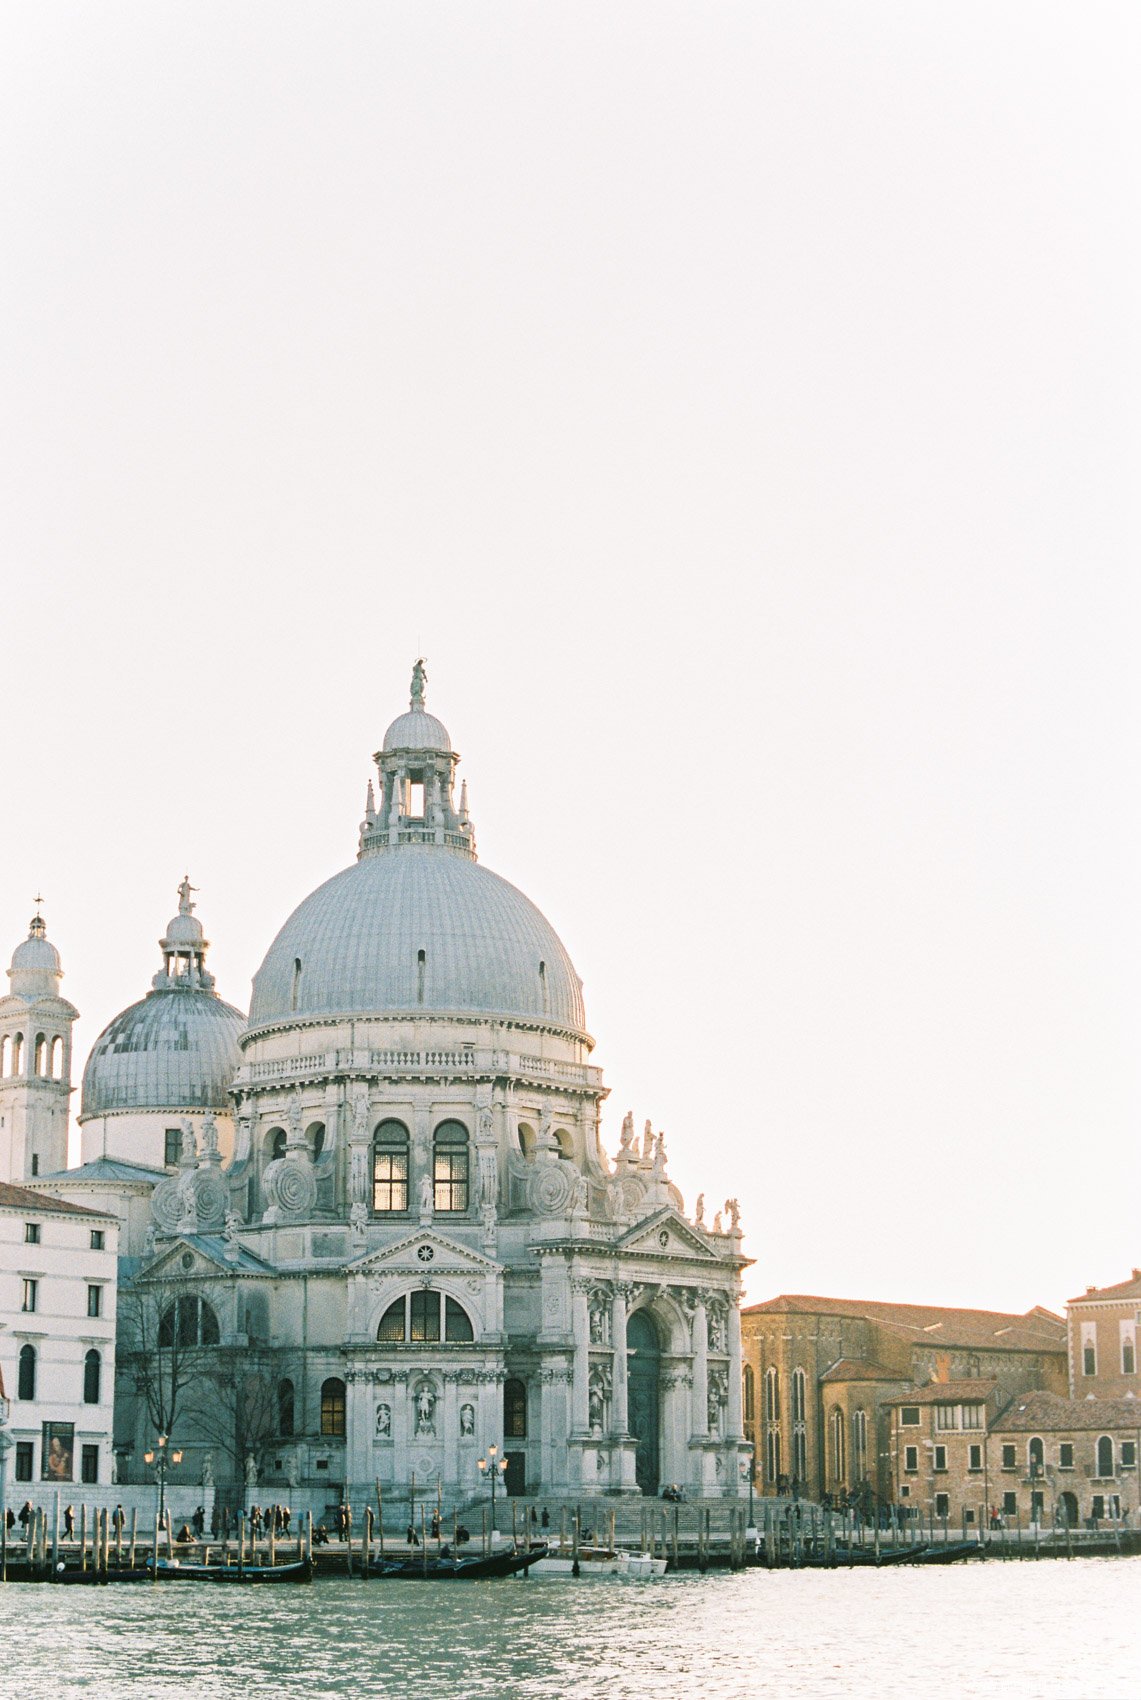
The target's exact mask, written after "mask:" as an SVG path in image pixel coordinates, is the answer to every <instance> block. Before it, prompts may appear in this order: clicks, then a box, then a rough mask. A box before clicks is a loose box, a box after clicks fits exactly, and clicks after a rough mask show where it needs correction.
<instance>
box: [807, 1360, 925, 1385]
mask: <svg viewBox="0 0 1141 1700" xmlns="http://www.w3.org/2000/svg"><path fill="white" fill-rule="evenodd" d="M820 1379H821V1381H828V1382H835V1381H906V1380H907V1371H906V1370H899V1369H885V1367H884V1365H883V1364H877V1363H873V1362H872V1361H871V1359H870V1358H838V1359H837V1361H836V1362H835V1363H834V1364H833V1365H832V1367H831V1369H826V1370H825V1371H824V1374H823V1375H822V1376H821V1377H820Z"/></svg>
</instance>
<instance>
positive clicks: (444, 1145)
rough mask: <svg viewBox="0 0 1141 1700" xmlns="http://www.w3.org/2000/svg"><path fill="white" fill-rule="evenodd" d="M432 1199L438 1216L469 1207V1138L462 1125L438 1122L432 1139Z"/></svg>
mask: <svg viewBox="0 0 1141 1700" xmlns="http://www.w3.org/2000/svg"><path fill="white" fill-rule="evenodd" d="M434 1146H435V1153H434V1155H435V1166H434V1170H433V1177H432V1178H433V1183H434V1198H433V1204H434V1207H435V1209H436V1211H437V1213H444V1212H448V1211H451V1212H455V1211H458V1210H466V1209H467V1205H468V1138H467V1128H466V1127H464V1125H463V1123H462V1122H451V1121H449V1122H441V1123H440V1125H439V1127H438V1128H437V1129H436V1135H435V1140H434Z"/></svg>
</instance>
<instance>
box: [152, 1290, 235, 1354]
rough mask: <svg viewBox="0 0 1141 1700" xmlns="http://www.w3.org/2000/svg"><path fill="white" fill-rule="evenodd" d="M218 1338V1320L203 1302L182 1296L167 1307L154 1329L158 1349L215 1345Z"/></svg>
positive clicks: (209, 1307) (189, 1295) (187, 1294)
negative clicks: (156, 1335)
mask: <svg viewBox="0 0 1141 1700" xmlns="http://www.w3.org/2000/svg"><path fill="white" fill-rule="evenodd" d="M220 1338H221V1335H220V1333H219V1329H218V1318H217V1317H216V1316H215V1314H214V1311H213V1308H212V1307H211V1306H210V1305H208V1304H207V1303H206V1300H205V1299H198V1298H194V1297H193V1296H192V1295H191V1294H189V1293H186V1294H183V1295H182V1297H181V1298H177V1299H175V1301H174V1303H173V1304H171V1305H168V1306H167V1308H166V1310H165V1311H164V1312H163V1316H162V1321H161V1322H160V1323H159V1326H158V1343H159V1346H160V1347H162V1348H168V1349H174V1348H175V1347H176V1346H177V1347H180V1348H183V1349H184V1348H186V1347H189V1346H216V1345H217V1344H218V1341H219V1339H220Z"/></svg>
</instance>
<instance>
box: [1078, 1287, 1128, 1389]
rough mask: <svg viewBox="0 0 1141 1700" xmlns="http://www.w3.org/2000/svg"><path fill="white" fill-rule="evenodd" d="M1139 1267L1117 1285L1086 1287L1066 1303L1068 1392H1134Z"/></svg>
mask: <svg viewBox="0 0 1141 1700" xmlns="http://www.w3.org/2000/svg"><path fill="white" fill-rule="evenodd" d="M1139 1313H1141V1269H1135V1270H1134V1271H1133V1273H1132V1275H1131V1276H1130V1278H1129V1280H1128V1281H1119V1282H1118V1283H1117V1285H1116V1286H1115V1287H1087V1288H1086V1290H1085V1292H1084V1293H1082V1294H1081V1296H1080V1297H1079V1298H1076V1299H1071V1300H1070V1302H1069V1304H1068V1305H1067V1306H1066V1316H1067V1318H1068V1321H1069V1337H1070V1365H1069V1368H1070V1387H1069V1391H1070V1397H1071V1398H1072V1399H1081V1398H1084V1397H1085V1395H1086V1394H1088V1393H1093V1394H1094V1395H1096V1397H1097V1398H1099V1399H1125V1398H1131V1397H1134V1396H1135V1395H1136V1393H1137V1319H1138V1314H1139Z"/></svg>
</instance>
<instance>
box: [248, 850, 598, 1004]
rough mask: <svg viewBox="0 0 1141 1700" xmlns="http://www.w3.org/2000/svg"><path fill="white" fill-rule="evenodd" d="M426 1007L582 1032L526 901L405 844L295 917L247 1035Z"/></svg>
mask: <svg viewBox="0 0 1141 1700" xmlns="http://www.w3.org/2000/svg"><path fill="white" fill-rule="evenodd" d="M421 953H422V957H421ZM298 965H299V966H298ZM420 1009H423V1010H425V1011H431V1012H433V1013H444V1012H451V1011H455V1012H457V1013H458V1012H464V1011H469V1010H470V1011H476V1012H478V1013H480V1014H484V1015H499V1016H523V1017H538V1018H539V1019H540V1020H542V1019H546V1020H548V1021H550V1022H551V1023H552V1024H553V1025H556V1026H559V1027H568V1028H572V1029H573V1030H574V1031H576V1032H583V1031H584V1030H585V1024H586V1018H585V1015H584V1012H583V1003H582V984H581V982H580V980H579V977H578V975H577V974H576V973H575V971H574V967H573V965H572V963H571V960H570V957H569V956H568V955H567V953H566V951H565V950H564V948H563V946H562V943H561V942H560V940H559V939H558V937H557V936H556V934H555V932H554V930H553V928H552V927H551V926H550V924H549V923H548V922H547V921H546V920H545V919H544V917H543V916H542V915H541V914H540V913H539V911H538V910H537V909H536V908H535V905H534V904H533V903H531V902H529V900H528V899H527V898H526V897H524V896H523V893H522V892H521V891H517V890H516V888H515V887H514V886H513V885H509V884H508V883H507V881H506V880H503V879H500V878H499V876H498V875H497V874H493V873H491V872H490V871H489V870H488V869H487V868H483V867H481V866H480V865H479V863H478V862H474V861H471V860H469V859H468V858H467V857H466V856H463V855H457V854H455V853H454V852H453V851H451V850H448V849H444V848H442V847H438V846H436V845H431V844H402V845H401V846H400V848H399V850H397V851H395V852H390V853H387V854H381V855H369V856H365V857H364V858H363V859H362V860H361V861H359V862H357V863H355V864H354V865H353V866H352V867H350V868H346V869H344V871H343V872H342V873H339V874H336V875H334V877H333V878H332V879H331V880H327V881H326V883H325V884H324V885H323V886H320V887H319V888H318V889H317V890H316V891H315V892H314V893H313V895H312V896H311V897H307V898H306V899H305V901H304V903H302V904H301V905H300V907H299V908H297V909H295V910H294V912H293V914H292V915H291V916H290V917H289V920H288V921H286V923H285V925H284V927H282V929H281V931H280V933H279V934H278V935H277V938H276V939H275V940H274V942H273V944H272V945H271V946H270V948H269V952H268V954H267V956H266V958H265V961H264V962H263V963H262V965H261V967H260V968H259V969H258V972H257V974H256V975H255V976H254V986H253V999H252V1006H251V1009H250V1027H251V1028H254V1027H262V1026H266V1025H268V1024H269V1023H271V1022H276V1021H281V1020H288V1019H289V1018H290V1017H291V1016H298V1015H299V1016H314V1015H330V1016H333V1015H364V1014H382V1013H385V1012H388V1011H398V1010H408V1011H416V1010H420Z"/></svg>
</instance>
